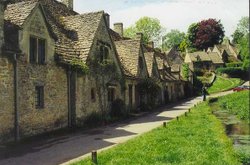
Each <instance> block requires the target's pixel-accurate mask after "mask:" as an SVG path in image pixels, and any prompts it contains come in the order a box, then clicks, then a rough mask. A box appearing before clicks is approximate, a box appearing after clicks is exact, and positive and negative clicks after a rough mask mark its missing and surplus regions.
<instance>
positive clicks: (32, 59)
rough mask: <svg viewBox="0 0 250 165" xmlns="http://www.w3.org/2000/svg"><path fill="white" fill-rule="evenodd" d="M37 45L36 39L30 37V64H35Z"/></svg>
mask: <svg viewBox="0 0 250 165" xmlns="http://www.w3.org/2000/svg"><path fill="white" fill-rule="evenodd" d="M36 52H37V44H36V39H35V38H33V37H30V63H35V62H36Z"/></svg>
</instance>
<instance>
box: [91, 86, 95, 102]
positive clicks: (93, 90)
mask: <svg viewBox="0 0 250 165" xmlns="http://www.w3.org/2000/svg"><path fill="white" fill-rule="evenodd" d="M91 100H92V101H95V89H94V88H92V89H91Z"/></svg>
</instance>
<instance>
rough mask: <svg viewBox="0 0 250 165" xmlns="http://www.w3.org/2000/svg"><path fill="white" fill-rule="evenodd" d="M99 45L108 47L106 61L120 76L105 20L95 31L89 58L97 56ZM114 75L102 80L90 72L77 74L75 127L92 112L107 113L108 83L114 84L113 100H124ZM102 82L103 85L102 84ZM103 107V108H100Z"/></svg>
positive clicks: (102, 20)
mask: <svg viewBox="0 0 250 165" xmlns="http://www.w3.org/2000/svg"><path fill="white" fill-rule="evenodd" d="M101 43H105V44H106V45H109V47H110V48H109V55H108V59H110V60H112V61H113V62H114V63H115V64H116V70H117V74H118V75H119V76H121V70H120V68H119V64H118V60H117V57H116V54H115V47H114V45H113V42H112V40H111V38H110V36H109V33H108V30H107V27H106V24H105V19H104V17H103V19H101V22H100V26H99V28H98V30H97V34H96V37H95V39H94V42H93V45H92V49H91V51H90V55H89V57H90V58H91V59H94V58H95V57H96V56H97V55H98V52H99V51H98V50H99V46H100V44H101ZM114 78H117V77H116V76H114V73H112V74H111V75H107V74H106V75H105V76H104V77H103V80H102V76H98V78H96V75H92V74H91V72H90V74H88V75H81V74H78V76H77V82H76V86H77V87H76V120H77V125H81V124H82V122H83V121H84V120H85V119H86V117H87V116H88V115H90V114H91V113H93V112H97V113H101V109H103V110H104V111H105V112H107V111H108V110H109V109H110V103H109V102H108V96H107V93H108V92H107V86H106V84H107V83H108V82H110V81H111V82H112V83H115V84H116V88H115V98H120V99H124V98H123V95H122V93H121V87H120V84H119V82H118V81H114ZM102 82H103V83H102ZM91 90H93V93H94V95H95V99H94V100H92V99H91ZM102 107H103V108H102Z"/></svg>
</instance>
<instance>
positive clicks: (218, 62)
mask: <svg viewBox="0 0 250 165" xmlns="http://www.w3.org/2000/svg"><path fill="white" fill-rule="evenodd" d="M185 63H187V64H189V67H190V69H191V70H192V71H194V70H195V69H204V70H212V71H214V70H215V69H216V68H218V67H223V66H224V62H223V61H222V59H221V58H220V56H219V54H218V53H216V52H204V51H199V52H193V53H187V54H186V56H185Z"/></svg>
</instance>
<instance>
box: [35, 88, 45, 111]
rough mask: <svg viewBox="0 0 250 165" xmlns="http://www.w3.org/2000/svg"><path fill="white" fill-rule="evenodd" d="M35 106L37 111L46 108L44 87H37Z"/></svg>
mask: <svg viewBox="0 0 250 165" xmlns="http://www.w3.org/2000/svg"><path fill="white" fill-rule="evenodd" d="M35 106H36V109H43V108H44V86H42V85H37V86H36V87H35Z"/></svg>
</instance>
